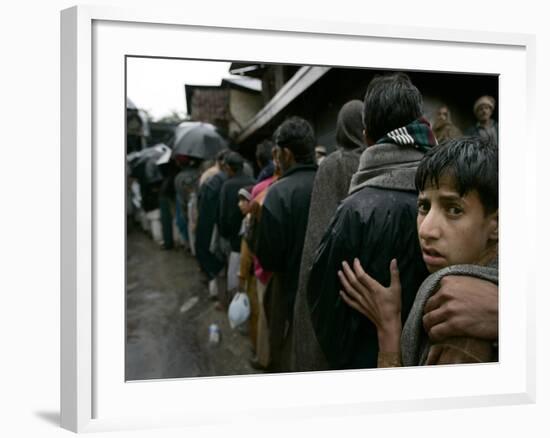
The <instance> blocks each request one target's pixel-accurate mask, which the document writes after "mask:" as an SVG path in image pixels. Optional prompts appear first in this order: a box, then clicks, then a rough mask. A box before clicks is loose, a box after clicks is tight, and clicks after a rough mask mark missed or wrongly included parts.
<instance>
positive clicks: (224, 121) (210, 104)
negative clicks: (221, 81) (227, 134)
mask: <svg viewBox="0 0 550 438" xmlns="http://www.w3.org/2000/svg"><path fill="white" fill-rule="evenodd" d="M228 108H229V90H227V89H223V88H218V89H206V90H201V89H197V90H195V91H194V93H193V100H192V103H191V119H192V120H196V121H200V122H206V123H212V124H213V125H216V126H218V127H219V128H220V129H227V126H228V123H229V111H228Z"/></svg>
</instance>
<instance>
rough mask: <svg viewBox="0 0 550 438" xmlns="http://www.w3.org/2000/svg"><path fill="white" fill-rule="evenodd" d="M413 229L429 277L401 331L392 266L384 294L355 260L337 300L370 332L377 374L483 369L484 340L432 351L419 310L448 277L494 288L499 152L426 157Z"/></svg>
mask: <svg viewBox="0 0 550 438" xmlns="http://www.w3.org/2000/svg"><path fill="white" fill-rule="evenodd" d="M415 185H416V188H417V190H418V191H419V196H418V215H417V229H418V237H419V243H420V247H421V250H422V258H423V260H424V263H425V264H426V267H427V268H428V271H429V272H430V273H431V275H430V276H429V277H428V278H427V279H426V280H425V281H424V282H423V283H422V285H421V286H420V288H419V290H418V293H417V296H416V298H415V302H414V304H413V307H412V309H411V312H410V313H409V316H408V317H407V320H406V322H405V325H404V326H403V330H402V329H401V284H400V280H399V271H398V269H397V263H396V261H395V260H392V263H391V264H390V272H391V284H390V286H389V287H387V288H385V287H383V286H382V285H380V283H378V282H377V281H375V280H374V279H373V278H371V277H370V276H369V275H368V274H366V273H365V271H364V270H363V268H362V266H361V265H360V263H359V262H358V261H357V260H356V261H355V262H354V266H353V269H352V268H351V267H350V266H349V265H348V264H347V263H346V262H344V263H343V272H340V273H339V275H340V279H341V281H342V285H343V286H344V289H345V292H341V296H342V298H343V300H344V301H345V302H346V303H347V304H348V305H350V306H351V307H353V308H354V309H356V310H358V311H359V312H361V313H362V314H363V315H365V316H367V317H368V318H369V319H370V320H371V321H372V322H373V323H374V325H375V326H376V328H377V335H378V342H379V355H378V366H379V367H384V366H399V365H401V363H403V364H404V365H406V366H410V365H424V364H450V363H471V362H488V361H491V360H494V359H495V352H494V350H493V348H492V347H493V345H492V343H491V342H489V341H487V340H481V339H476V338H466V337H455V338H449V339H446V340H445V341H443V342H441V343H437V344H431V343H430V341H429V339H428V336H427V334H426V333H425V331H424V329H423V326H422V318H423V315H424V306H425V304H426V301H427V300H428V298H430V296H432V295H433V294H434V293H435V292H436V291H437V289H438V287H439V283H440V281H441V280H442V279H443V277H445V276H447V275H463V276H470V277H476V278H479V279H482V280H486V281H490V282H492V283H493V284H498V266H497V259H498V151H497V146H496V145H495V144H494V143H492V142H490V141H489V140H485V139H482V138H479V137H466V138H461V139H454V140H450V141H448V142H446V143H444V144H442V145H440V146H438V147H435V148H433V149H432V150H430V151H428V152H427V153H426V155H425V157H424V158H423V159H422V161H421V162H420V164H419V167H418V170H417V172H416V178H415Z"/></svg>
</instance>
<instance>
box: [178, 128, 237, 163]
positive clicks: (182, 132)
mask: <svg viewBox="0 0 550 438" xmlns="http://www.w3.org/2000/svg"><path fill="white" fill-rule="evenodd" d="M227 146H228V145H227V142H226V141H225V140H224V138H223V137H222V136H221V135H220V134H218V131H217V130H216V127H215V126H214V125H211V124H210V123H203V122H183V123H181V124H180V125H178V127H177V128H176V131H175V134H174V146H173V154H174V155H188V156H190V157H195V158H201V159H203V160H208V159H212V158H214V157H215V156H216V154H217V153H218V152H219V151H221V150H222V149H225V148H227Z"/></svg>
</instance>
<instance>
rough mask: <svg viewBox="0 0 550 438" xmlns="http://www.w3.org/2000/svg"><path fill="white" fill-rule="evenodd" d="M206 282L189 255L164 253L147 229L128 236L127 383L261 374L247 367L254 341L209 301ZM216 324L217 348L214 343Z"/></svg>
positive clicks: (135, 231)
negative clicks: (211, 337)
mask: <svg viewBox="0 0 550 438" xmlns="http://www.w3.org/2000/svg"><path fill="white" fill-rule="evenodd" d="M206 281H207V280H206V277H205V276H204V275H203V274H202V273H201V272H200V270H199V267H198V264H197V262H196V260H195V258H194V257H193V256H192V255H191V254H190V253H189V252H188V251H187V250H184V249H183V248H181V247H179V248H177V249H173V250H162V249H160V248H159V246H158V244H156V243H155V242H154V241H153V240H152V239H151V238H150V237H149V236H148V235H147V234H146V233H145V232H143V231H142V230H140V229H138V228H133V229H130V230H129V231H128V234H127V255H126V330H127V333H126V380H145V379H165V378H179V377H203V376H226V375H239V374H253V373H258V372H259V371H257V370H255V369H253V368H252V367H251V366H250V365H249V362H248V359H249V358H251V357H252V345H251V342H250V338H249V337H248V336H247V335H246V333H244V332H243V330H242V329H241V330H240V331H239V330H238V329H235V330H232V329H231V328H230V327H229V323H228V319H227V310H226V308H225V306H223V305H220V303H219V302H218V304H217V303H216V302H214V301H212V300H210V299H209V298H208V288H207V282H206ZM222 298H223V297H222ZM224 304H225V303H224ZM213 323H215V324H217V325H218V326H219V328H220V334H221V339H220V342H219V343H218V344H211V343H210V342H209V326H210V325H211V324H213ZM245 329H246V328H245Z"/></svg>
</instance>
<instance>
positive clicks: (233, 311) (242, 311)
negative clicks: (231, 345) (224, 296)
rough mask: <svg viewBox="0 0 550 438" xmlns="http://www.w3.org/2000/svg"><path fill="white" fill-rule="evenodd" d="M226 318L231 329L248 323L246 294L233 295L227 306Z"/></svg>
mask: <svg viewBox="0 0 550 438" xmlns="http://www.w3.org/2000/svg"><path fill="white" fill-rule="evenodd" d="M227 316H228V318H229V325H230V326H231V328H232V329H234V328H235V327H238V326H239V325H241V324H242V323H244V322H246V321H248V318H249V317H250V301H249V300H248V296H247V295H246V293H244V292H237V293H236V294H235V296H234V297H233V299H232V300H231V304H229V309H228V310H227Z"/></svg>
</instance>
